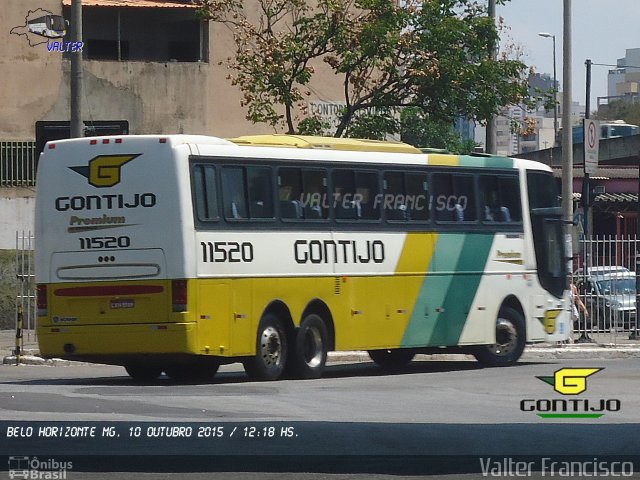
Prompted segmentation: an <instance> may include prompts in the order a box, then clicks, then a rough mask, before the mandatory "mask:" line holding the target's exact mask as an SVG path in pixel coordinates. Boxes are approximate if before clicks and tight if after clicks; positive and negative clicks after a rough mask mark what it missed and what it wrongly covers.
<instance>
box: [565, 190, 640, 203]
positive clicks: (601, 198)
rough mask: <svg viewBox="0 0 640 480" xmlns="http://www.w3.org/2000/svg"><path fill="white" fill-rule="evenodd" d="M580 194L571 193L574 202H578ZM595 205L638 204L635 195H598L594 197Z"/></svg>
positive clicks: (636, 195)
mask: <svg viewBox="0 0 640 480" xmlns="http://www.w3.org/2000/svg"><path fill="white" fill-rule="evenodd" d="M581 198H582V194H581V193H578V192H574V193H573V199H574V200H580V199H581ZM594 201H595V203H599V204H604V203H607V204H612V203H634V204H637V203H638V194H637V193H599V194H597V195H596V198H595V200H594Z"/></svg>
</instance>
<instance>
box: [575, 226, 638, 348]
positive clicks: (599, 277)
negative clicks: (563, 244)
mask: <svg viewBox="0 0 640 480" xmlns="http://www.w3.org/2000/svg"><path fill="white" fill-rule="evenodd" d="M580 252H581V254H580V256H579V258H578V259H577V260H576V262H575V263H574V267H575V270H574V275H573V283H574V284H575V285H576V286H577V288H578V293H579V295H580V299H581V300H582V302H583V304H584V305H585V307H586V309H587V312H588V313H587V315H585V314H584V313H583V312H582V311H581V310H582V309H581V308H579V310H580V311H579V318H578V319H577V320H576V321H575V322H574V323H575V324H574V332H575V333H576V334H577V338H578V339H580V340H582V341H589V340H591V339H592V338H594V336H597V337H598V338H599V339H600V340H602V339H603V336H604V338H605V339H606V338H607V337H608V339H609V341H610V342H611V343H619V342H620V341H623V340H629V339H632V340H634V339H637V335H638V313H637V312H638V309H637V305H636V303H637V298H636V297H637V291H636V268H637V267H636V262H637V259H638V256H639V252H640V241H639V239H638V238H637V237H626V238H616V237H592V238H586V239H584V240H582V241H581V249H580Z"/></svg>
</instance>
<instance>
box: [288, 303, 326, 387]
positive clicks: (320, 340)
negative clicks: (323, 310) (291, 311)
mask: <svg viewBox="0 0 640 480" xmlns="http://www.w3.org/2000/svg"><path fill="white" fill-rule="evenodd" d="M328 341H329V333H328V331H327V326H326V325H325V323H324V321H323V320H322V318H321V317H320V316H319V315H317V314H315V313H310V314H309V315H307V316H306V317H304V319H302V322H301V323H300V328H298V331H297V332H296V335H295V340H294V345H293V349H292V352H291V356H290V358H289V362H290V368H291V372H292V373H293V375H294V376H295V377H296V378H302V379H311V378H320V377H321V376H322V372H324V367H325V364H326V363H327V344H328Z"/></svg>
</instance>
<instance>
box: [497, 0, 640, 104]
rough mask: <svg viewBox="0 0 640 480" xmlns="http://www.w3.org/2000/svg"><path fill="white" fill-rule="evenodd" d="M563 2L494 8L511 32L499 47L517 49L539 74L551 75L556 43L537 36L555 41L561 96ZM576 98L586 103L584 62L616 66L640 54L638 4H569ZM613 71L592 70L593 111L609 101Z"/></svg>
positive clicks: (523, 0) (608, 0)
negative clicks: (601, 101) (637, 51)
mask: <svg viewBox="0 0 640 480" xmlns="http://www.w3.org/2000/svg"><path fill="white" fill-rule="evenodd" d="M563 12H564V1H563V0H511V1H509V2H507V3H506V4H505V5H498V6H497V7H496V16H498V17H503V19H504V22H505V25H506V26H507V27H509V30H507V31H506V32H505V33H504V34H503V38H502V42H501V44H505V40H506V41H507V42H508V43H514V44H516V45H517V46H518V47H519V49H520V50H521V51H522V52H523V54H524V56H523V57H522V61H524V63H526V64H527V65H529V66H532V67H534V68H535V71H536V72H537V73H548V74H549V75H551V76H552V75H553V40H552V39H551V38H543V37H540V36H538V33H539V32H547V33H550V34H552V35H555V36H556V68H557V79H558V82H559V83H560V91H563V90H564V87H563V86H564V84H565V81H564V79H563V75H562V69H563V67H562V65H563V63H562V60H563V55H562V49H563V47H562V37H563V15H564V13H563ZM571 34H572V39H571V44H572V53H571V55H572V57H573V60H572V62H571V65H572V67H571V69H572V75H571V76H572V82H571V86H572V92H571V96H572V98H573V100H575V101H578V102H580V104H581V105H584V104H585V103H586V102H585V100H586V67H585V61H586V60H587V59H591V61H592V62H593V63H602V64H611V65H615V64H616V62H617V60H618V59H619V58H623V57H624V56H625V55H626V52H625V51H626V49H630V48H640V0H571ZM610 68H612V67H604V66H596V65H594V66H592V67H591V111H594V110H596V108H597V100H596V99H597V97H603V96H606V95H607V73H608V71H609V69H610Z"/></svg>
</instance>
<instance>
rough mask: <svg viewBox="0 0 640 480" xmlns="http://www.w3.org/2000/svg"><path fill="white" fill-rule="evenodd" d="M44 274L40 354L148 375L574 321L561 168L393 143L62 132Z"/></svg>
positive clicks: (44, 185) (508, 357)
mask: <svg viewBox="0 0 640 480" xmlns="http://www.w3.org/2000/svg"><path fill="white" fill-rule="evenodd" d="M36 276H37V283H38V286H37V288H38V295H37V307H38V339H39V343H40V350H41V352H42V354H43V355H44V356H46V357H61V358H67V359H74V360H83V361H89V362H100V363H110V364H117V365H123V366H124V367H125V368H126V370H127V372H128V373H129V374H130V375H131V376H132V377H133V378H134V379H139V380H148V379H153V378H156V377H158V376H159V375H160V374H161V373H162V372H165V373H166V374H167V375H168V376H169V377H171V378H174V379H206V378H208V377H211V376H213V374H215V372H216V370H217V369H218V367H219V365H220V364H223V363H231V362H242V363H243V364H244V366H245V370H246V371H247V373H248V374H249V375H250V376H251V377H253V378H256V379H262V380H276V379H278V378H280V377H281V376H282V375H283V374H289V375H294V376H297V377H302V378H315V377H319V376H320V375H321V374H322V372H323V369H324V366H325V362H326V359H327V352H329V351H338V350H367V351H368V352H369V354H370V356H371V358H372V359H373V360H374V361H375V362H376V363H378V364H380V365H382V366H385V367H393V366H400V365H404V364H406V363H408V362H409V361H410V360H411V359H412V358H413V357H414V355H415V354H416V353H430V352H443V351H456V352H470V353H473V354H474V355H475V356H476V358H477V359H478V360H479V361H480V362H481V363H483V364H485V365H492V366H502V365H511V364H513V363H514V362H516V361H517V360H518V358H519V357H520V355H521V354H522V351H523V349H524V347H525V343H527V342H542V341H556V340H563V339H566V338H567V335H568V330H569V328H568V327H569V324H568V322H569V316H568V312H567V305H568V304H567V295H566V288H565V286H566V284H565V278H566V272H565V262H564V253H563V234H562V222H561V221H560V211H559V208H558V193H557V191H556V187H555V181H554V179H553V177H552V175H551V171H550V169H549V168H548V167H547V166H545V165H542V164H539V163H534V162H531V161H525V160H518V159H510V158H503V157H492V156H477V157H476V156H457V155H447V154H442V153H438V154H428V153H422V152H421V151H419V150H417V149H415V148H413V147H411V146H409V145H406V144H402V143H393V142H392V143H388V142H374V141H366V140H349V139H331V138H319V137H297V136H286V135H265V136H252V137H240V138H236V139H231V140H224V139H219V138H214V137H204V136H186V135H168V136H154V135H143V136H121V137H93V138H81V139H73V140H59V141H54V142H50V143H48V144H47V146H46V148H45V151H44V153H43V154H42V156H41V159H40V163H39V167H38V178H37V207H36Z"/></svg>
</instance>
